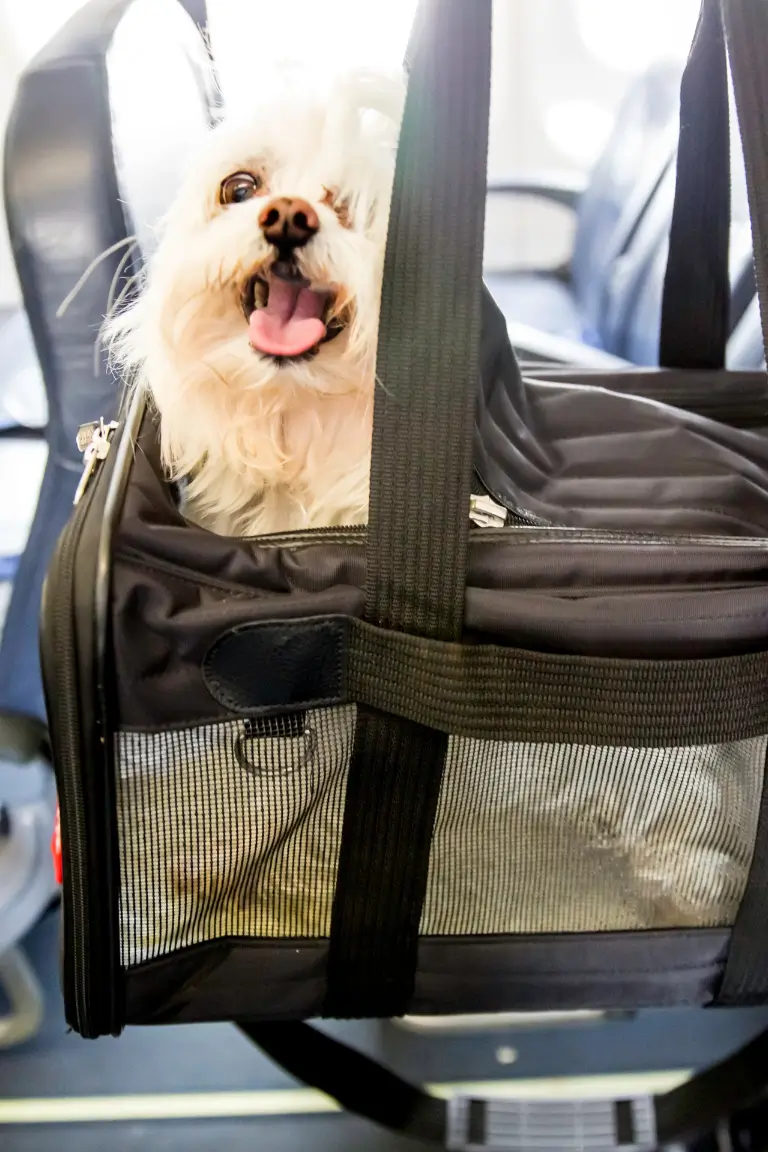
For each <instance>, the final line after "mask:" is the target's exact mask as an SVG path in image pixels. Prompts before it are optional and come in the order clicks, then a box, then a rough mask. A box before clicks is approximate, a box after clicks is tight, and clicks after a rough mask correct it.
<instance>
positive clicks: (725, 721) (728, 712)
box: [344, 620, 768, 851]
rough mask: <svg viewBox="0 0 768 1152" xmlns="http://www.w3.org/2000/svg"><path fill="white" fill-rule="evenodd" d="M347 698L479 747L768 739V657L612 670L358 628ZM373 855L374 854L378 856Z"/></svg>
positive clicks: (591, 661) (604, 663)
mask: <svg viewBox="0 0 768 1152" xmlns="http://www.w3.org/2000/svg"><path fill="white" fill-rule="evenodd" d="M347 651H348V655H347V665H346V673H345V678H344V680H345V683H344V698H345V699H346V700H350V701H356V702H359V703H362V704H364V705H367V706H368V707H369V708H375V709H377V710H379V711H381V712H383V713H387V714H389V715H392V716H400V717H402V718H403V719H405V720H408V721H409V722H410V723H412V724H414V725H416V726H419V725H424V726H425V727H427V728H430V729H434V730H437V731H439V732H443V733H446V734H447V733H451V735H453V736H455V737H464V738H467V739H472V740H530V741H539V742H543V743H552V742H554V743H558V742H559V743H573V744H595V745H600V746H613V747H626V746H629V747H671V746H677V747H680V746H682V747H691V746H695V745H700V744H726V743H730V742H732V741H737V740H747V739H751V738H756V737H760V736H763V735H764V734H765V733H766V732H768V652H754V653H745V654H744V655H742V656H722V657H715V658H712V659H693V660H611V659H606V658H602V657H601V658H594V657H590V656H563V655H559V654H556V653H544V652H528V651H525V650H521V649H517V648H505V647H500V646H498V645H494V644H450V643H446V642H445V641H440V640H427V639H425V638H424V637H419V636H406V635H403V634H401V633H397V632H389V631H387V630H385V629H380V628H375V627H373V626H372V625H369V624H366V623H365V622H363V621H360V620H352V621H350V622H349V639H348V649H347ZM373 850H374V849H373V848H369V851H373Z"/></svg>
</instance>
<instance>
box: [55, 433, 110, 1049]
mask: <svg viewBox="0 0 768 1152" xmlns="http://www.w3.org/2000/svg"><path fill="white" fill-rule="evenodd" d="M116 428H117V425H116V424H115V423H114V422H112V423H110V424H105V423H104V421H103V420H99V421H98V422H97V423H94V424H84V425H82V426H81V428H80V429H79V431H78V435H77V444H78V447H79V448H80V450H81V451H82V453H83V458H84V467H83V474H82V476H81V478H80V483H79V484H78V487H77V491H76V493H75V498H74V501H73V503H74V507H75V511H74V512H73V514H72V517H71V519H70V522H69V526H68V528H67V529H66V531H65V532H64V534H63V536H62V538H61V544H60V548H59V555H58V571H57V575H56V584H57V587H59V588H60V589H61V592H60V594H59V595H57V597H56V602H55V604H54V605H53V606H52V607H53V632H54V641H53V649H54V653H55V660H56V673H57V678H58V680H59V685H60V690H59V691H57V692H56V693H55V696H54V697H53V698H52V699H50V706H52V707H53V709H54V710H55V715H56V723H55V731H56V733H57V735H58V741H57V759H58V761H59V765H60V770H59V773H58V778H59V780H60V782H61V795H60V800H61V809H62V816H63V818H64V826H65V829H66V844H67V864H68V870H69V884H68V885H67V896H68V912H69V916H70V924H71V928H72V963H71V967H70V972H69V978H70V984H71V987H72V990H73V993H74V1004H75V1014H76V1017H77V1026H78V1031H82V1032H83V1033H84V1034H85V1035H87V1034H88V1033H89V1031H90V1015H91V997H90V983H91V973H90V962H89V955H90V932H89V915H88V913H89V906H90V894H89V890H88V877H89V872H88V845H87V839H86V831H85V801H84V797H83V788H82V776H81V771H80V767H81V759H82V732H81V726H80V713H79V708H78V701H79V698H80V685H79V683H78V670H77V662H76V659H77V658H76V637H75V630H74V619H73V603H74V598H75V584H74V581H75V564H76V559H77V553H78V548H79V544H80V539H81V536H82V531H83V526H84V524H85V521H86V517H87V515H88V509H89V508H90V505H91V501H92V498H93V492H94V487H93V485H92V484H91V480H92V479H93V477H94V476H95V475H96V474H97V472H98V470H99V469H100V467H101V465H102V463H103V461H104V460H105V459H106V458H107V456H108V454H109V450H110V447H111V443H112V438H113V436H114V433H115V430H116Z"/></svg>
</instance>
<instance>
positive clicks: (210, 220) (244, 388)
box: [110, 74, 405, 471]
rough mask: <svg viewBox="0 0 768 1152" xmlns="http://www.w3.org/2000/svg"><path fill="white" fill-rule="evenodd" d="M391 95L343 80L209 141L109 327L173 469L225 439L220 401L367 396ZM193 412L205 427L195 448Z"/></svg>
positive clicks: (366, 81)
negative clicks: (134, 290)
mask: <svg viewBox="0 0 768 1152" xmlns="http://www.w3.org/2000/svg"><path fill="white" fill-rule="evenodd" d="M404 89H405V85H404V80H403V77H402V76H390V75H378V74H377V75H372V74H365V75H363V74H355V75H348V76H345V77H343V78H337V79H336V80H335V81H333V82H332V83H330V84H329V85H328V86H327V89H326V91H325V92H324V93H323V94H322V95H318V94H317V93H316V92H315V93H314V94H308V93H307V90H306V85H305V86H303V88H302V89H301V90H299V91H296V90H294V89H291V90H288V91H286V92H285V93H284V94H276V95H275V96H274V98H273V99H267V98H264V97H263V98H262V100H261V102H260V103H261V109H260V111H258V112H256V113H255V114H253V115H251V116H248V117H242V116H237V117H231V116H227V117H225V118H224V119H223V120H222V122H221V123H220V124H219V125H218V126H217V127H216V128H214V129H213V130H212V132H211V134H210V136H209V137H208V139H207V141H206V143H205V145H204V147H203V149H202V151H201V153H200V154H199V155H198V157H197V158H196V163H195V164H194V167H193V169H192V170H191V171H190V172H189V174H188V176H187V177H186V179H185V180H184V181H183V184H182V186H181V188H180V190H179V193H178V195H177V197H176V199H175V202H174V204H173V206H172V208H171V210H170V212H169V214H168V216H167V219H166V220H165V222H164V224H163V226H162V228H161V232H160V239H159V244H158V248H157V251H156V253H155V255H154V257H153V258H152V260H151V262H150V265H149V268H148V272H147V278H146V284H145V287H144V290H143V292H142V293H141V296H140V298H139V299H138V301H137V302H136V303H135V304H134V305H133V306H132V307H131V308H130V309H128V311H127V312H126V313H124V314H123V315H122V316H119V317H117V318H116V319H115V320H113V321H112V322H111V325H110V326H111V330H112V331H111V337H112V341H113V347H114V348H115V350H116V358H117V360H118V362H121V363H122V365H123V367H124V368H126V369H127V370H128V372H129V374H130V373H134V374H136V373H138V374H139V375H140V377H141V378H142V380H143V381H144V382H145V384H146V385H147V386H148V388H149V390H150V392H151V393H152V395H153V397H154V399H155V402H156V404H157V407H158V409H159V411H160V414H161V416H162V418H163V423H164V436H166V437H167V438H169V439H166V449H168V450H169V451H168V455H169V456H170V457H172V458H174V459H175V460H176V461H177V463H181V468H180V471H184V470H185V468H186V466H188V465H189V466H191V465H192V463H193V460H194V457H195V456H197V457H199V456H200V455H201V454H204V453H205V452H207V451H209V449H210V437H211V436H214V437H215V436H216V434H217V429H216V428H215V426H211V423H210V421H213V424H214V425H215V423H216V421H217V419H220V420H221V421H222V428H221V429H220V431H221V432H224V431H225V429H224V427H223V425H224V424H225V423H226V425H227V428H226V431H231V426H232V420H233V412H232V405H231V404H229V403H225V402H224V397H225V396H227V397H229V398H230V399H231V398H232V397H234V396H237V395H240V396H242V395H245V394H248V395H251V396H252V395H253V394H254V393H255V392H262V393H264V392H265V390H268V391H269V393H270V394H274V393H276V391H277V390H280V389H283V388H292V389H296V388H300V389H311V390H315V391H317V392H323V393H334V394H339V393H347V392H351V391H357V390H365V389H372V387H373V373H374V363H375V353H376V343H377V335H378V312H379V300H380V291H381V279H382V271H383V264H384V251H385V246H386V234H387V222H388V216H389V204H390V199H391V191H392V179H393V172H394V159H395V154H396V146H397V136H398V132H399V125H400V116H401V112H402V102H403V95H404ZM262 399H263V400H264V399H266V396H263V397H262ZM225 409H226V411H225ZM192 411H196V413H197V421H196V423H198V426H199V423H200V422H204V421H209V423H208V425H207V427H205V426H204V427H203V429H201V435H200V444H199V445H197V446H195V445H194V444H191V443H189V440H190V416H191V412H192ZM177 417H178V418H177ZM177 427H179V428H183V429H184V440H185V442H184V443H183V444H182V443H178V442H176V443H174V441H176V440H177V437H176V435H175V431H174V429H175V428H177ZM192 438H193V439H194V437H192ZM206 440H207V441H208V443H207V444H206V443H205V441H206ZM180 457H183V458H184V459H183V460H180Z"/></svg>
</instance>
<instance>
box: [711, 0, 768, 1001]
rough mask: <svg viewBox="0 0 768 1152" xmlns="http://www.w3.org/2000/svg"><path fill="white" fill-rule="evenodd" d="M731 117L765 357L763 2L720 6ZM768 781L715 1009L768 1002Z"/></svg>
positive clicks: (738, 0)
mask: <svg viewBox="0 0 768 1152" xmlns="http://www.w3.org/2000/svg"><path fill="white" fill-rule="evenodd" d="M722 14H723V19H724V23H725V32H726V38H727V44H728V54H729V57H730V62H731V74H732V76H733V87H734V94H735V97H736V110H737V113H738V117H739V127H740V129H741V138H742V143H743V147H744V163H745V167H746V172H747V191H748V194H749V209H750V217H751V220H752V240H753V244H754V253H755V281H756V283H757V295H758V300H759V305H760V321H761V325H762V330H763V346H764V347H765V348H766V349H768V339H767V337H768V248H767V247H766V246H767V245H768V72H767V71H766V67H765V45H766V44H768V6H767V5H766V4H765V3H764V2H763V0H723V4H722ZM767 914H768V780H766V779H765V778H764V783H763V796H762V800H761V805H760V816H759V820H758V827H757V842H756V846H755V854H754V857H753V859H752V866H751V868H750V873H749V879H748V881H747V888H746V892H745V894H744V898H743V900H742V903H741V907H740V909H739V914H738V916H737V918H736V924H735V925H734V928H733V933H732V936H731V946H730V949H729V953H728V963H727V965H726V969H725V976H724V979H723V984H722V987H721V989H720V995H719V998H718V1002H719V1003H721V1004H756V1003H763V1004H764V1003H765V1002H766V999H768V931H766V915H767Z"/></svg>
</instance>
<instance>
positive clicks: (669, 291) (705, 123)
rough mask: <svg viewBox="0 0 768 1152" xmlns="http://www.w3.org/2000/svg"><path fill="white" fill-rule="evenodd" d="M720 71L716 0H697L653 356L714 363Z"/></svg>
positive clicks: (719, 274)
mask: <svg viewBox="0 0 768 1152" xmlns="http://www.w3.org/2000/svg"><path fill="white" fill-rule="evenodd" d="M728 120H729V108H728V72H727V66H726V56H725V38H724V35H723V25H722V20H721V18H720V0H704V3H703V4H702V10H701V16H700V18H699V24H698V27H697V29H696V34H695V38H694V42H693V47H692V49H691V54H690V58H689V60H688V64H687V67H686V69H685V72H684V74H683V80H682V85H681V89H680V136H679V141H678V148H677V182H676V187H675V204H674V208H673V212H672V222H671V226H670V233H669V256H668V259H667V271H666V276H665V278H664V295H663V303H662V314H661V340H660V346H659V363H660V364H663V365H665V366H666V367H668V368H706V369H717V368H722V367H723V365H724V364H725V346H726V342H727V339H728V332H729V327H728V318H729V310H730V295H731V293H730V279H729V274H728V252H729V236H730V220H731V183H730V143H729V139H730V134H729V123H728Z"/></svg>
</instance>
